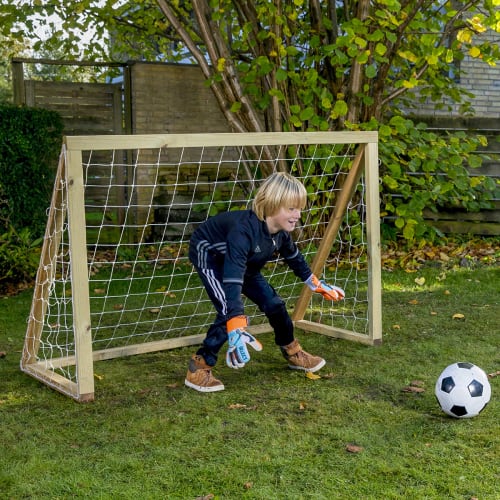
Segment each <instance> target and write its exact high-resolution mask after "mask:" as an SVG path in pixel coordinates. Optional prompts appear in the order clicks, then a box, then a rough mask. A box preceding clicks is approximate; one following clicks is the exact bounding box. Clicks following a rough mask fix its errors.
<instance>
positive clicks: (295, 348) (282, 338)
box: [243, 275, 326, 372]
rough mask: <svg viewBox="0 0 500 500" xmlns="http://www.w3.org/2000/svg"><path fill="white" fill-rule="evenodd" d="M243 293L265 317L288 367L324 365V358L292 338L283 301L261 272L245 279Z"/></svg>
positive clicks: (310, 368)
mask: <svg viewBox="0 0 500 500" xmlns="http://www.w3.org/2000/svg"><path fill="white" fill-rule="evenodd" d="M243 293H244V294H245V295H246V296H247V297H248V298H249V299H250V300H251V301H252V302H254V303H255V304H257V306H258V307H259V309H260V310H261V311H262V312H263V313H264V314H265V315H266V316H267V318H268V320H269V324H270V325H271V326H272V327H273V330H274V337H275V342H276V345H278V346H279V348H280V350H281V353H282V354H283V356H284V358H285V359H286V360H287V361H288V366H289V368H291V369H293V370H303V371H306V372H316V371H318V370H320V369H321V368H323V366H324V365H325V363H326V361H325V360H324V359H323V358H321V357H319V356H313V355H312V354H309V353H308V352H306V351H304V350H303V349H302V347H301V345H300V344H299V343H298V341H297V340H296V339H295V337H294V333H293V330H294V328H293V322H292V319H291V318H290V315H289V314H288V311H287V310H286V306H285V303H284V302H283V300H282V299H281V297H280V296H279V295H278V294H277V293H276V290H274V288H273V287H272V286H271V285H270V284H269V283H268V282H267V281H266V280H265V278H264V277H263V276H262V275H258V276H255V277H251V278H250V279H248V280H245V284H244V286H243Z"/></svg>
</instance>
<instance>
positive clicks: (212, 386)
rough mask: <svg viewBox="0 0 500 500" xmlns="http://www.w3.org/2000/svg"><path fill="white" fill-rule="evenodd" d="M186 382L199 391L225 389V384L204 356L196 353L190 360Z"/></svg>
mask: <svg viewBox="0 0 500 500" xmlns="http://www.w3.org/2000/svg"><path fill="white" fill-rule="evenodd" d="M184 383H185V384H186V385H187V386H188V387H191V389H194V390H195V391H199V392H215V391H223V390H224V384H223V383H222V382H221V381H220V380H217V379H216V378H215V377H214V376H213V375H212V369H211V367H210V366H208V365H207V363H206V362H205V360H204V359H203V356H199V355H197V354H194V355H193V357H192V358H191V360H190V361H189V367H188V371H187V375H186V380H184Z"/></svg>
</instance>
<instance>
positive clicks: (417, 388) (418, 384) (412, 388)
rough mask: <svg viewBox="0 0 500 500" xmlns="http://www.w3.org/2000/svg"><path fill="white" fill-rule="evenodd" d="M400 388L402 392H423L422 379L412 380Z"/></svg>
mask: <svg viewBox="0 0 500 500" xmlns="http://www.w3.org/2000/svg"><path fill="white" fill-rule="evenodd" d="M401 390H402V391H403V392H413V393H416V394H418V393H421V392H425V389H424V382H423V381H422V380H412V381H411V382H410V384H409V385H407V386H406V387H403V388H402V389H401Z"/></svg>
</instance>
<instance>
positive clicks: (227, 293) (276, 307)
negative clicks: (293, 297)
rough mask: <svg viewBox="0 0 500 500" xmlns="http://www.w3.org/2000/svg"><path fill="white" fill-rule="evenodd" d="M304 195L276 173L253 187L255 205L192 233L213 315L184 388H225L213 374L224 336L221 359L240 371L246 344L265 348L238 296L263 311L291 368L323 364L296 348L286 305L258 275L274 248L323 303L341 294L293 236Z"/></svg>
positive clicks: (194, 259) (299, 185)
mask: <svg viewBox="0 0 500 500" xmlns="http://www.w3.org/2000/svg"><path fill="white" fill-rule="evenodd" d="M306 199H307V192H306V189H305V187H304V186H303V184H302V183H301V182H300V181H299V180H298V179H296V178H295V177H293V176H291V175H290V174H287V173H283V172H276V173H274V174H272V175H270V176H269V177H268V178H267V179H266V180H265V181H264V182H263V183H262V185H261V186H260V188H259V189H258V191H257V193H256V196H255V199H254V200H253V204H252V210H239V211H233V212H225V213H220V214H218V215H216V216H214V217H211V218H209V219H207V220H206V221H205V222H204V223H203V224H201V225H200V226H199V227H198V228H197V229H196V231H195V232H194V233H193V235H192V237H191V242H190V246H189V258H190V260H191V262H192V263H193V265H194V267H195V268H196V270H197V272H198V274H199V276H200V278H201V280H202V282H203V285H204V286H205V288H206V290H207V293H208V295H209V297H210V299H211V301H212V303H213V305H214V307H215V310H216V312H217V315H216V318H215V321H214V323H213V324H212V325H211V326H210V328H209V329H208V332H207V336H206V338H205V340H204V341H203V344H202V346H201V347H200V348H199V349H198V351H197V352H196V354H195V355H193V356H192V358H191V360H190V362H189V367H188V371H187V375H186V380H185V384H186V385H187V386H188V387H191V388H192V389H195V390H197V391H200V392H214V391H222V390H224V385H223V383H222V382H221V381H220V380H217V379H216V378H215V377H214V376H213V374H212V367H213V366H215V364H216V362H217V357H218V353H219V351H220V349H221V348H222V346H223V345H224V343H225V342H226V341H229V347H228V350H227V353H226V363H227V365H228V366H229V367H230V368H236V369H238V368H242V367H243V366H245V364H246V363H247V362H248V361H249V360H250V356H249V354H248V349H247V346H246V344H249V345H250V346H251V347H252V348H254V349H255V350H257V351H260V350H262V345H261V343H260V342H259V341H258V340H257V339H256V338H255V337H253V336H252V335H251V334H250V333H248V332H247V331H246V330H245V329H246V327H247V318H246V316H245V315H244V310H243V301H242V297H241V295H242V294H243V295H245V296H246V297H248V298H249V299H250V300H251V301H252V302H254V303H255V304H256V305H257V306H258V307H259V309H260V310H261V311H262V312H263V313H264V314H265V315H266V316H267V318H268V320H269V323H270V325H271V326H272V328H273V330H274V335H275V343H276V345H278V346H279V348H280V350H281V352H282V354H283V356H284V357H285V359H286V360H287V362H288V366H289V367H290V368H292V369H295V370H303V371H309V372H315V371H318V370H319V369H320V368H322V367H323V366H324V365H325V360H324V359H323V358H321V357H319V356H313V355H311V354H309V353H307V352H305V351H304V350H303V349H302V348H301V346H300V344H299V343H298V342H297V340H296V339H295V337H294V333H293V323H292V320H291V318H290V315H289V314H288V312H287V310H286V307H285V303H284V302H283V300H282V299H281V298H280V297H279V295H278V294H277V293H276V291H275V290H274V288H273V287H272V286H271V285H269V283H268V282H267V281H266V280H265V279H264V277H263V275H262V274H261V272H260V271H261V269H262V268H263V267H264V265H265V264H266V262H268V261H269V260H271V259H273V258H274V255H275V254H276V253H278V254H279V255H280V256H281V257H282V258H283V259H284V261H285V262H286V263H287V264H288V266H289V267H290V269H292V271H293V272H294V274H295V275H296V276H298V277H299V278H300V279H302V281H304V282H305V283H306V284H307V285H308V286H309V287H310V288H311V289H312V290H313V291H315V292H318V293H321V294H322V295H323V296H324V297H325V298H326V299H328V300H335V301H337V300H341V299H343V298H344V291H343V290H342V289H340V288H338V287H332V286H329V285H327V284H325V283H324V282H322V281H319V280H318V278H317V277H316V276H314V275H313V274H312V272H311V270H310V268H309V266H308V264H307V263H306V261H305V259H304V257H303V256H302V254H301V253H300V252H299V250H298V248H297V246H296V245H295V243H294V242H293V240H292V238H291V235H290V233H291V232H292V231H293V230H294V229H295V226H296V225H297V223H298V221H299V219H300V212H301V210H303V209H304V207H305V206H306Z"/></svg>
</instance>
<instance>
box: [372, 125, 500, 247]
mask: <svg viewBox="0 0 500 500" xmlns="http://www.w3.org/2000/svg"><path fill="white" fill-rule="evenodd" d="M378 130H379V148H380V151H379V153H380V154H379V156H380V162H381V163H380V180H381V210H382V215H383V216H385V217H386V220H388V221H392V223H391V222H388V224H387V225H388V227H386V228H382V233H383V235H384V237H385V238H388V239H392V238H399V237H403V238H404V240H406V241H407V242H410V243H411V242H415V241H417V242H418V241H422V239H425V238H430V239H432V238H433V237H435V236H436V230H435V229H433V228H432V227H431V226H429V225H428V224H426V223H425V221H424V218H423V211H424V209H429V210H432V211H434V212H438V211H439V209H461V210H468V211H471V212H477V211H479V210H481V209H484V208H491V206H492V205H491V200H492V199H493V198H494V193H495V189H496V186H495V183H494V181H493V180H492V179H491V178H488V177H486V176H471V175H470V174H469V171H468V170H467V167H468V168H478V167H480V166H481V165H482V162H483V160H484V159H485V158H486V155H484V154H481V153H479V151H480V150H483V149H484V147H485V146H486V144H487V139H486V137H484V136H482V135H480V134H474V133H472V132H467V133H466V132H463V131H458V132H448V133H446V134H444V133H443V134H439V133H437V132H435V131H432V130H429V129H428V128H427V126H426V125H425V124H424V123H414V122H413V121H412V120H410V119H408V118H404V117H402V116H394V117H392V118H391V119H390V120H389V122H388V123H387V124H384V125H379V126H378ZM437 236H439V235H437Z"/></svg>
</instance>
